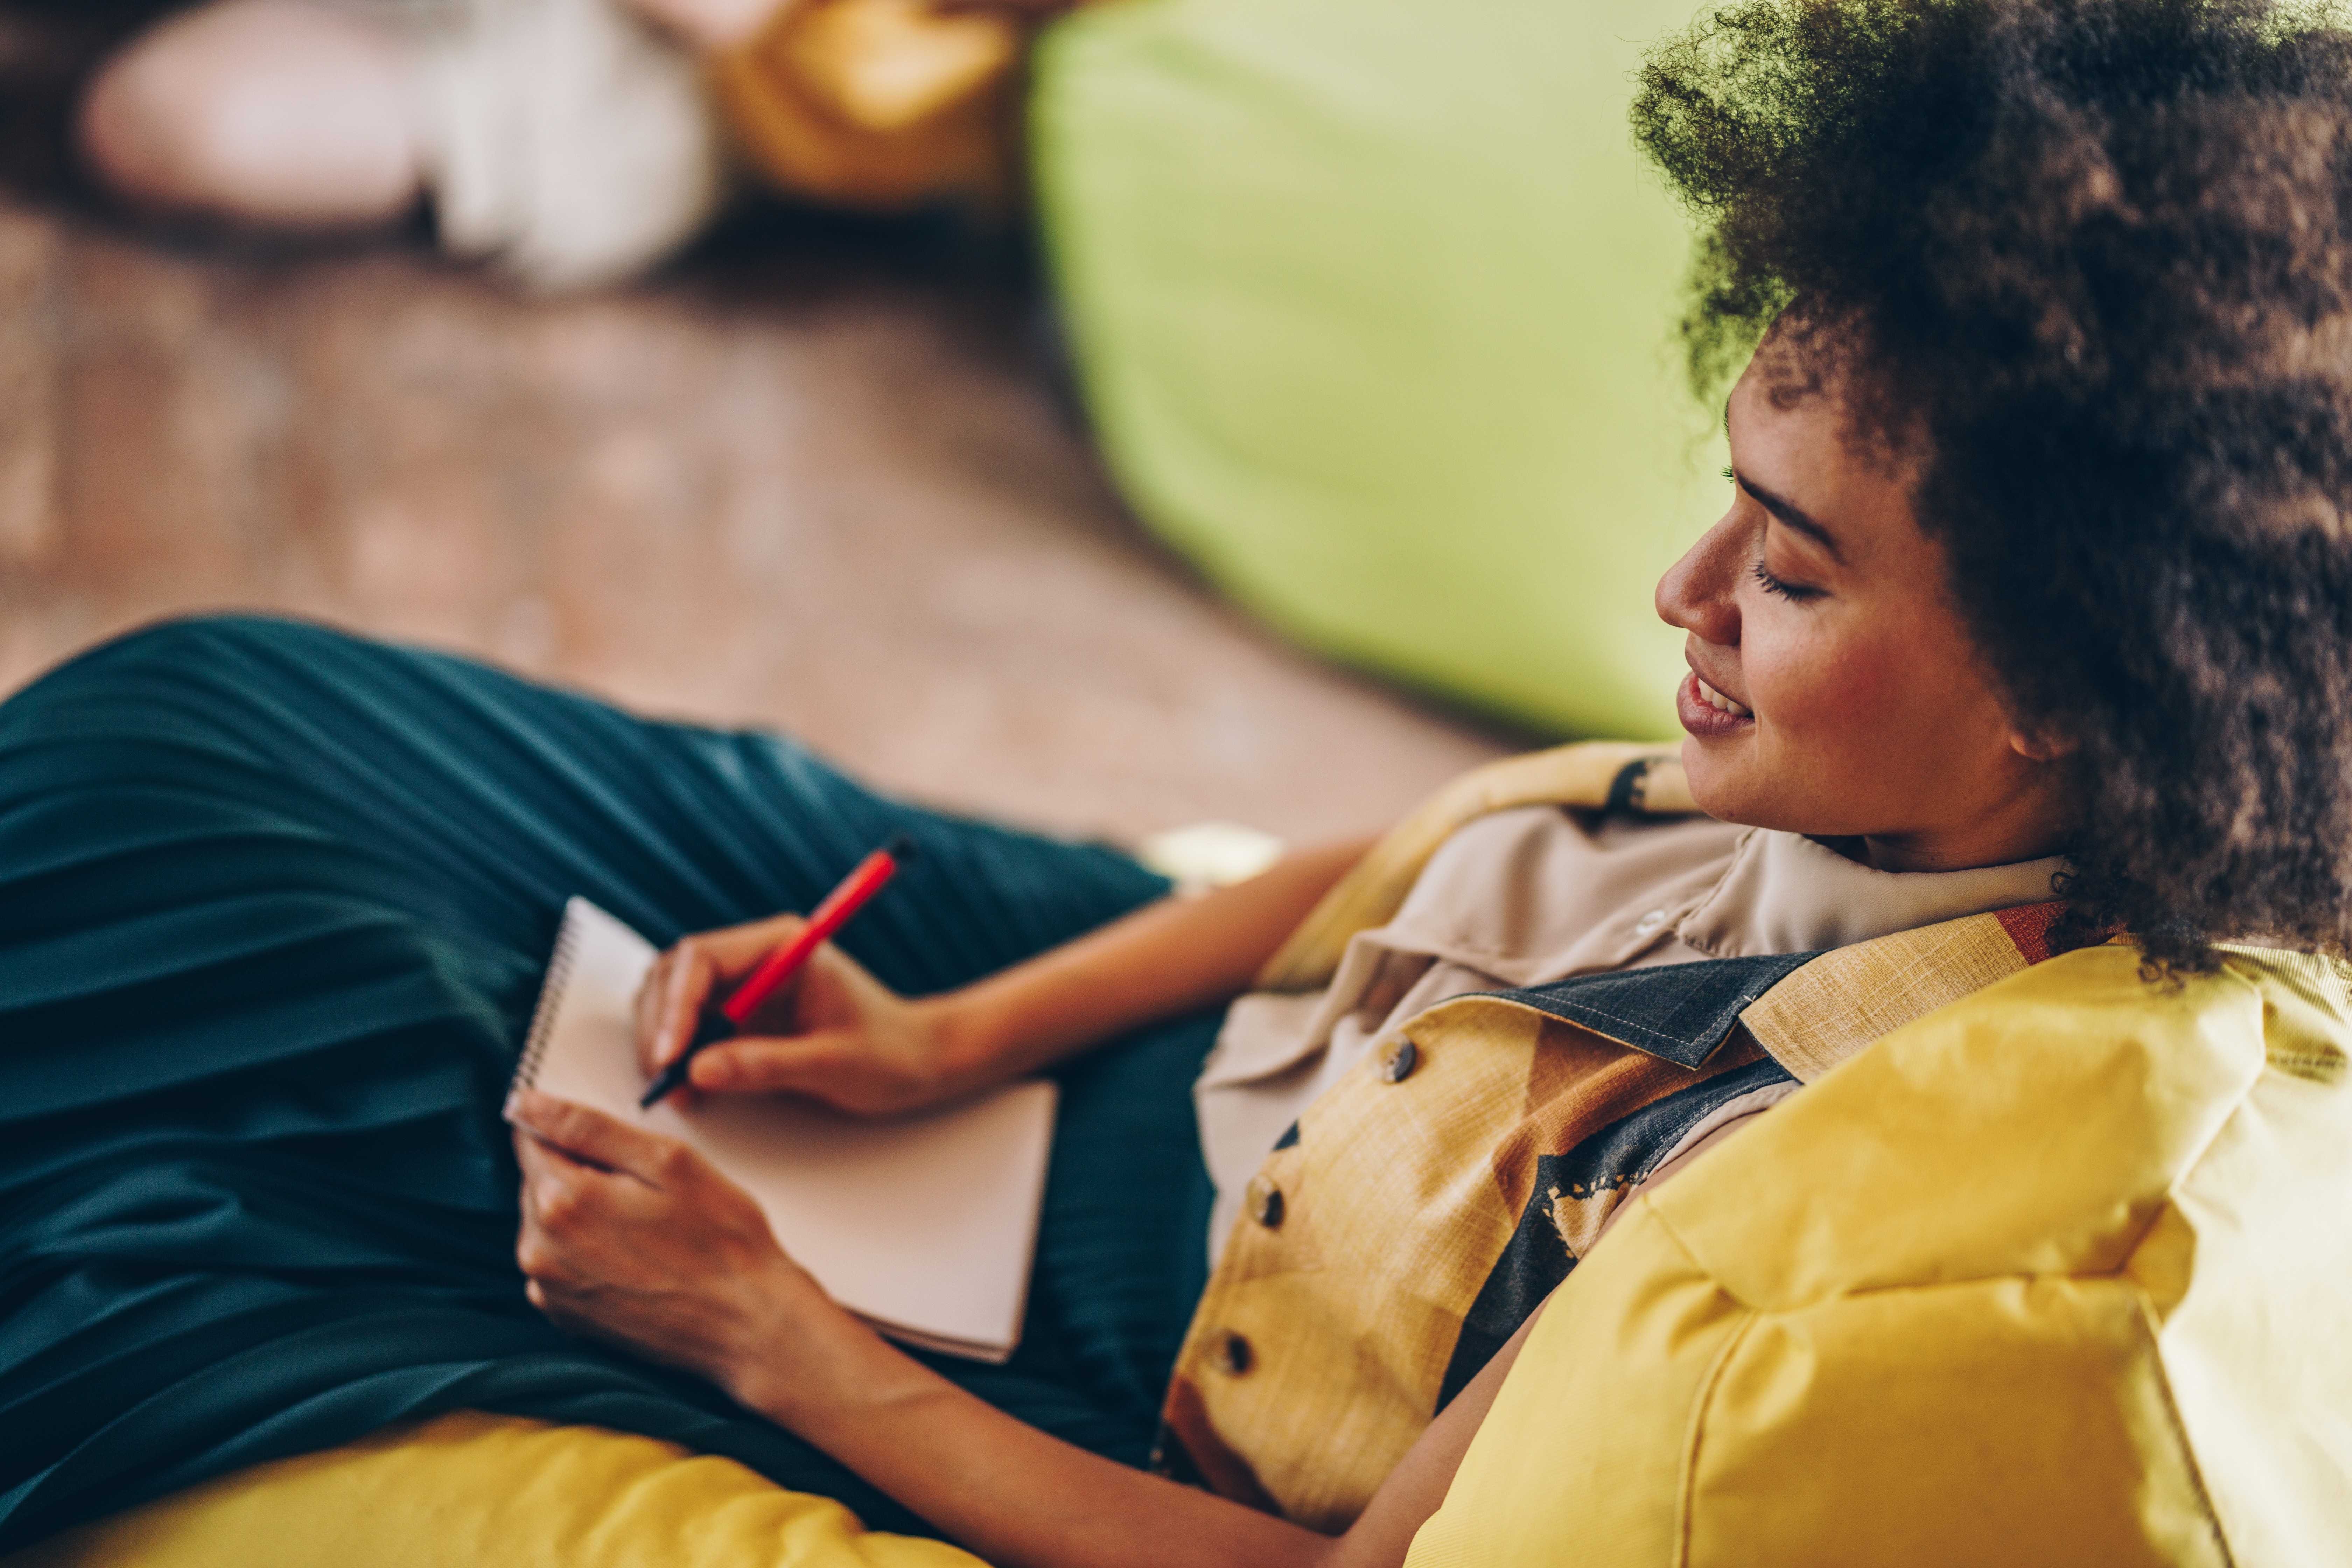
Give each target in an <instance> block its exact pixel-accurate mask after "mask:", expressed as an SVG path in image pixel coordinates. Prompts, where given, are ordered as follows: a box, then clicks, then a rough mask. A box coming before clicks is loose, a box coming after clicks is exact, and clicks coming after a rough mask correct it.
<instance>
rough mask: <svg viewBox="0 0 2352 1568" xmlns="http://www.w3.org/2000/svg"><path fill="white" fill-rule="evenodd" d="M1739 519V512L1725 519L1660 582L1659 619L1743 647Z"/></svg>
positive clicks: (1722, 643) (1720, 642)
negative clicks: (1740, 601)
mask: <svg viewBox="0 0 2352 1568" xmlns="http://www.w3.org/2000/svg"><path fill="white" fill-rule="evenodd" d="M1741 540H1742V530H1741V528H1740V525H1739V523H1738V511H1737V510H1736V509H1735V510H1733V511H1732V512H1730V513H1727V514H1726V515H1725V517H1724V519H1723V521H1720V522H1718V523H1717V524H1716V525H1715V526H1714V527H1713V528H1710V529H1708V530H1707V531H1706V533H1704V534H1702V535H1700V537H1699V540H1698V542H1697V543H1696V544H1694V545H1692V546H1691V547H1690V549H1689V550H1687V551H1685V552H1684V553H1683V558H1682V559H1681V560H1680V561H1677V562H1675V563H1674V564H1673V565H1672V566H1670V567H1668V568H1667V569H1666V574H1665V575H1664V576H1663V577H1661V578H1659V579H1658V592H1657V596H1656V603H1657V607H1658V618H1659V619H1660V620H1662V621H1664V622H1665V623H1666V624H1667V625H1668V626H1680V627H1681V628H1682V629H1683V630H1685V631H1686V632H1688V633H1690V634H1691V635H1692V636H1693V637H1696V638H1698V639H1699V640H1700V641H1701V642H1710V643H1715V644H1717V645H1718V646H1720V647H1738V646H1739V598H1738V593H1737V589H1738V583H1739V561H1740V558H1741Z"/></svg>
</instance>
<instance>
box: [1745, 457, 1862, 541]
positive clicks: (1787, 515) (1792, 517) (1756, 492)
mask: <svg viewBox="0 0 2352 1568" xmlns="http://www.w3.org/2000/svg"><path fill="white" fill-rule="evenodd" d="M1732 478H1733V479H1737V480H1738V482H1739V488H1740V489H1743V490H1746V491H1747V492H1748V494H1749V495H1750V496H1752V497H1754V498H1755V500H1756V504H1757V505H1758V506H1760V507H1762V508H1763V509H1764V510H1766V511H1769V512H1770V513H1771V514H1772V515H1773V516H1774V517H1777V518H1779V519H1780V521H1782V522H1785V523H1787V524H1788V525H1789V526H1790V528H1793V529H1795V530H1796V531H1798V532H1799V533H1801V534H1803V535H1804V536H1805V537H1806V538H1808V539H1810V540H1811V541H1812V542H1814V543H1816V544H1818V545H1820V546H1821V547H1822V549H1823V550H1826V551H1828V552H1830V559H1832V561H1836V562H1838V563H1841V564H1843V563H1844V561H1845V556H1844V555H1843V553H1841V552H1840V551H1839V550H1838V546H1837V541H1836V539H1834V538H1833V537H1832V536H1831V533H1830V531H1829V530H1828V529H1826V528H1823V527H1822V525H1821V524H1820V523H1818V522H1815V521H1813V520H1812V519H1811V517H1809V516H1807V515H1806V513H1805V510H1804V509H1803V508H1802V507H1801V506H1799V505H1797V503H1796V502H1794V501H1792V500H1789V499H1788V498H1787V497H1785V496H1776V495H1774V494H1773V493H1772V492H1771V491H1770V490H1768V489H1765V488H1764V487H1763V486H1761V485H1759V484H1757V483H1756V482H1755V481H1754V480H1752V479H1749V478H1748V476H1747V475H1745V474H1741V473H1738V472H1735V473H1734V474H1733V475H1732Z"/></svg>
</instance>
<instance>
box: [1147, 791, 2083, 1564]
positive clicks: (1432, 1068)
mask: <svg viewBox="0 0 2352 1568" xmlns="http://www.w3.org/2000/svg"><path fill="white" fill-rule="evenodd" d="M1538 801H1551V802H1559V803H1560V804H1564V805H1576V806H1582V807H1587V808H1591V809H1596V810H1607V809H1612V808H1614V809H1619V810H1640V811H1648V812H1652V813H1657V812H1664V811H1675V810H1681V811H1688V810H1690V809H1693V807H1692V805H1691V803H1690V799H1689V795H1688V790H1687V786H1686V784H1685V782H1684V780H1683V778H1682V775H1681V769H1680V765H1679V763H1676V762H1675V761H1673V760H1672V759H1671V758H1670V757H1668V756H1665V755H1664V754H1662V753H1660V752H1657V751H1656V750H1655V749H1654V748H1646V747H1637V746H1612V745H1586V746H1570V747H1563V748H1560V749H1559V750H1558V751H1555V752H1543V753H1538V754H1537V755H1534V756H1530V757H1522V758H1515V759H1512V760H1511V761H1509V762H1507V763H1499V764H1496V766H1495V767H1493V768H1490V769H1486V770H1482V771H1481V772H1479V773H1473V774H1471V775H1468V776H1467V777H1466V778H1465V779H1463V780H1460V781H1457V782H1456V783H1455V784H1454V785H1453V786H1451V787H1449V789H1448V790H1447V791H1445V792H1444V794H1442V795H1440V796H1439V797H1438V798H1437V799H1435V800H1433V802H1432V803H1431V804H1430V805H1428V806H1427V807H1424V808H1423V811H1421V812H1420V813H1417V814H1416V815H1415V816H1413V817H1412V818H1411V819H1409V820H1408V821H1407V822H1406V823H1405V824H1404V825H1403V826H1401V827H1400V828H1399V829H1398V830H1397V831H1396V832H1395V833H1393V834H1391V836H1390V837H1389V838H1388V839H1386V840H1384V841H1383V843H1382V844H1381V846H1380V847H1378V848H1376V849H1375V850H1374V851H1373V853H1372V854H1371V855H1370V856H1369V857H1368V858H1367V859H1366V861H1365V862H1364V864H1363V865H1362V866H1361V867H1360V868H1358V870H1357V872H1356V873H1355V874H1353V875H1351V876H1350V877H1349V879H1346V880H1344V881H1343V882H1342V883H1341V884H1340V885H1339V887H1338V888H1337V889H1334V890H1333V892H1332V893H1331V895H1330V896H1329V897H1328V899H1327V900H1325V902H1324V904H1323V905H1322V906H1321V907H1319V908H1318V910H1316V911H1315V913H1314V914H1313V915H1311V916H1310V917H1309V919H1308V920H1307V922H1306V923H1305V925H1304V926H1302V928H1301V930H1300V931H1299V933H1298V935H1297V937H1295V938H1294V939H1293V940H1292V941H1291V942H1289V943H1288V944H1286V947H1285V948H1284V949H1283V951H1282V952H1279V953H1277V954H1276V958H1275V959H1274V961H1273V962H1272V963H1269V964H1268V966H1267V969H1266V972H1265V974H1264V975H1262V976H1261V984H1264V985H1265V987H1266V988H1269V989H1304V988H1307V987H1309V986H1313V985H1317V984H1323V983H1324V982H1326V981H1328V978H1329V976H1330V974H1331V972H1332V970H1333V968H1334V967H1335V966H1336V964H1337V962H1338V958H1339V952H1340V951H1341V950H1342V949H1343V948H1344V947H1345V945H1346V942H1347V939H1348V938H1349V936H1351V935H1353V934H1354V932H1356V931H1360V930H1364V929H1367V928H1369V927H1370V926H1373V925H1376V924H1378V923H1380V922H1381V921H1385V920H1386V919H1388V918H1389V916H1390V915H1391V914H1392V913H1393V912H1394V911H1395V910H1396V908H1397V907H1398V905H1399V904H1400V903H1401V902H1402V900H1403V897H1404V895H1405V892H1406V890H1407V889H1409V888H1410V887H1411V885H1412V879H1413V878H1414V876H1416V875H1417V874H1418V873H1419V870H1420V868H1421V867H1422V866H1423V865H1424V864H1425V863H1426V862H1427V860H1428V858H1429V857H1430V856H1431V855H1432V854H1433V853H1434V851H1435V849H1436V847H1437V846H1438V845H1439V844H1440V843H1442V842H1443V841H1444V838H1445V837H1446V836H1447V835H1448V834H1450V833H1451V832H1453V831H1454V830H1455V829H1456V828H1458V827H1459V826H1461V825H1462V824H1463V823H1465V822H1466V821H1469V820H1471V819H1472V818H1474V817H1475V816H1480V815H1483V814H1484V813H1486V812H1489V811H1495V810H1501V809H1505V808H1507V807H1509V806H1516V805H1528V804H1531V803H1535V802H1538ZM2055 910H2056V906H2055V905H2049V904H2044V905H2038V906H2032V907H2029V908H2026V909H2021V910H2006V911H2003V912H2002V913H2000V914H1998V915H1984V916H1978V917H1972V918H1969V919H1965V920H1958V921H1947V922H1944V923H1941V924H1938V925H1934V926H1929V927H1925V928H1922V929H1920V930H1917V931H1906V932H1903V933H1900V934H1898V935H1895V936H1892V937H1887V938H1884V939H1882V940H1879V941H1876V942H1864V943H1860V944H1857V945H1855V946H1853V947H1849V948H1844V949H1841V950H1838V951H1836V952H1828V953H1819V954H1814V953H1799V954H1792V955H1787V956H1784V957H1769V958H1751V959H1732V960H1722V961H1716V962H1711V963H1692V964H1681V965H1674V966H1671V967H1667V968H1661V969H1648V970H1641V971H1634V972H1629V973H1625V974H1622V975H1613V974H1603V975H1596V976H1586V977H1582V978H1580V979H1579V980H1575V981H1570V982H1567V983H1563V984H1560V985H1558V986H1546V987H1536V988H1532V989H1528V990H1523V991H1515V992H1507V993H1500V994H1489V995H1476V996H1465V997H1458V998H1455V999H1454V1000H1452V1001H1448V1002H1444V1003H1441V1004H1439V1005H1436V1006H1434V1007H1432V1008H1430V1009H1429V1010H1427V1011H1426V1012H1423V1013H1422V1014H1421V1015H1419V1016H1416V1017H1414V1018H1412V1019H1411V1020H1410V1021H1408V1022H1407V1023H1406V1024H1405V1025H1404V1026H1402V1028H1399V1029H1397V1030H1395V1031H1394V1032H1393V1034H1392V1036H1391V1037H1387V1038H1383V1039H1381V1040H1378V1041H1375V1042H1374V1046H1373V1048H1372V1049H1371V1050H1370V1052H1368V1053H1367V1055H1366V1058H1365V1059H1364V1060H1362V1061H1361V1062H1360V1063H1359V1064H1358V1065H1357V1067H1356V1068H1354V1069H1353V1070H1352V1071H1350V1072H1349V1074H1347V1075H1346V1076H1345V1077H1344V1078H1342V1079H1340V1080H1339V1082H1338V1083H1337V1084H1336V1085H1334V1087H1333V1088H1332V1089H1330V1090H1329V1091H1328V1093H1326V1094H1325V1095H1324V1096H1322V1098H1320V1099H1319V1100H1317V1101H1316V1102H1315V1103H1314V1105H1313V1106H1312V1107H1310V1108H1309V1110H1307V1113H1306V1114H1305V1115H1304V1116H1303V1117H1301V1119H1300V1120H1299V1122H1298V1123H1297V1126H1296V1127H1295V1128H1293V1129H1292V1130H1291V1131H1290V1132H1288V1133H1286V1134H1285V1136H1284V1137H1283V1139H1282V1140H1281V1142H1279V1143H1278V1144H1277V1146H1276V1148H1275V1150H1274V1151H1273V1152H1271V1153H1270V1154H1269V1155H1268V1157H1267V1159H1266V1161H1265V1164H1264V1166H1263V1167H1262V1168H1261V1170H1260V1172H1259V1173H1258V1175H1257V1178H1256V1179H1255V1182H1253V1184H1252V1185H1251V1190H1250V1194H1249V1195H1248V1198H1247V1200H1246V1201H1245V1204H1244V1215H1243V1216H1242V1218H1241V1219H1240V1220H1239V1221H1238V1222H1237V1223H1236V1225H1235V1227H1234V1232H1233V1234H1232V1237H1231V1239H1230V1240H1229V1242H1228V1244H1227V1246H1226V1248H1225V1251H1224V1253H1223V1258H1222V1259H1221V1261H1220V1263H1219V1266H1218V1268H1217V1269H1216V1272H1215V1274H1214V1276H1213V1279H1211V1281H1210V1284H1209V1288H1208V1290H1207V1292H1206V1294H1205V1295H1204V1296H1203V1297H1202V1301H1201V1305H1200V1308H1199V1310H1198V1311H1197V1313H1196V1315H1195V1317H1194V1320H1193V1323H1192V1330H1191V1332H1190V1334H1189V1335H1188V1337H1187V1339H1186V1341H1185V1343H1184V1346H1183V1349H1182V1351H1181V1353H1180V1355H1179V1358H1178V1361H1177V1365H1176V1372H1175V1376H1174V1378H1173V1380H1172V1382H1171V1387H1170V1391H1169V1397H1168V1402H1167V1405H1166V1409H1165V1412H1164V1423H1163V1432H1162V1441H1161V1449H1160V1454H1161V1466H1162V1468H1164V1469H1165V1470H1166V1471H1167V1472H1168V1473H1171V1474H1173V1475H1176V1476H1179V1477H1181V1478H1182V1479H1189V1480H1194V1481H1197V1482H1200V1483H1202V1484H1205V1485H1207V1486H1209V1487H1211V1488H1212V1489H1214V1490H1216V1491H1218V1492H1220V1493H1222V1494H1223V1495H1225V1496H1227V1497H1231V1498H1234V1499H1236V1500H1243V1501H1246V1502H1250V1503H1253V1504H1255V1505H1256V1506H1259V1507H1262V1508H1265V1509H1267V1510H1270V1511H1275V1512H1278V1513H1280V1514H1282V1515H1284V1516H1285V1517H1287V1518H1290V1519H1293V1520H1296V1521H1299V1522H1301V1523H1305V1524H1308V1525H1311V1526H1313V1527H1315V1528H1317V1529H1320V1530H1327V1531H1328V1530H1337V1529H1341V1528H1344V1527H1345V1526H1346V1525H1348V1524H1349V1522H1351V1521H1353V1520H1354V1518H1355V1517H1356V1515H1357V1514H1358V1513H1359V1512H1360V1511H1361V1510H1362V1509H1363V1507H1364V1505H1365V1503H1366V1502H1367V1501H1368V1500H1370V1497H1371V1494H1372V1492H1373V1491H1374V1490H1375V1489H1377V1488H1378V1487H1379V1486H1380V1484H1381V1481H1382V1480H1383V1479H1386V1477H1387V1476H1388V1473H1389V1471H1390V1470H1391V1468H1394V1466H1395V1465H1396V1463H1397V1461H1398V1460H1399V1459H1400V1458H1402V1456H1403V1454H1404V1451H1405V1450H1406V1449H1407V1448H1408V1447H1411V1446H1412V1442H1413V1440H1414V1439H1415V1438H1416V1437H1418V1436H1420V1435H1421V1433H1422V1431H1423V1428H1425V1427H1426V1426H1428V1424H1429V1422H1430V1421H1431V1419H1432V1418H1433V1416H1434V1415H1435V1414H1436V1412H1437V1411H1438V1410H1439V1409H1441V1408H1443V1406H1444V1404H1445V1402H1446V1401H1448V1400H1450V1399H1451V1398H1452V1397H1453V1396H1454V1394H1455V1393H1456V1392H1458V1391H1459V1390H1460V1389H1461V1387H1462V1386H1463V1385H1464V1384H1466V1383H1467V1382H1468V1381H1469V1379H1470V1378H1471V1377H1472V1376H1474V1375H1475V1373H1477V1371H1478V1370H1479V1368H1480V1367H1482V1366H1484V1365H1485V1364H1486V1361H1487V1359H1488V1358H1489V1357H1490V1356H1491V1355H1492V1354H1493V1353H1494V1352H1495V1351H1496V1350H1497V1349H1498V1348H1500V1346H1501V1345H1502V1344H1503V1342H1505V1341H1506V1340H1507V1339H1508V1338H1509V1337H1510V1336H1511V1334H1512V1333H1513V1332H1515V1331H1517V1328H1518V1327H1519V1325H1520V1324H1521V1323H1522V1322H1523V1321H1525V1320H1526V1318H1527V1316H1528V1314H1529V1313H1530V1312H1532V1311H1533V1310H1535V1308H1536V1307H1537V1306H1538V1305H1539V1304H1540V1303H1541V1302H1542V1300H1544V1299H1545V1297H1546V1296H1548V1295H1549V1294H1550V1292H1551V1291H1552V1290H1553V1289H1554V1288H1556V1287H1557V1286H1559V1284H1560V1282H1561V1281H1562V1280H1563V1279H1566V1278H1568V1276H1569V1275H1570V1271H1571V1270H1572V1269H1574V1268H1576V1266H1577V1264H1578V1261H1579V1260H1580V1258H1582V1257H1583V1255H1584V1254H1585V1252H1586V1251H1587V1250H1589V1249H1590V1248H1591V1245H1592V1243H1593V1241H1594V1239H1595V1238H1596V1237H1597V1236H1598V1234H1599V1231H1600V1228H1601V1225H1602V1223H1603V1222H1604V1221H1605V1220H1607V1218H1608V1217H1609V1215H1611V1213H1612V1211H1613V1210H1614V1208H1615V1207H1616V1205H1618V1203H1619V1202H1620V1201H1621V1199H1622V1195H1623V1194H1624V1193H1625V1192H1626V1191H1627V1190H1629V1189H1630V1188H1631V1187H1633V1186H1634V1185H1635V1184H1638V1183H1639V1182H1640V1181H1641V1180H1642V1179H1643V1178H1644V1177H1645V1176H1646V1175H1647V1174H1648V1173H1649V1171H1650V1170H1651V1169H1652V1168H1654V1165H1655V1164H1656V1163H1657V1162H1658V1161H1659V1160H1660V1159H1661V1158H1663V1157H1664V1155H1665V1154H1666V1153H1667V1152H1669V1151H1670V1150H1671V1149H1672V1147H1673V1146H1674V1145H1675V1143H1676V1142H1679V1141H1680V1140H1681V1138H1682V1137H1683V1136H1684V1135H1685V1133H1686V1132H1688V1131H1690V1130H1691V1129H1693V1128H1694V1127H1696V1126H1697V1125H1698V1123H1699V1122H1701V1121H1703V1120H1705V1119H1706V1117H1707V1116H1709V1115H1710V1114H1712V1113H1713V1112H1714V1111H1716V1110H1719V1109H1721V1108H1723V1107H1724V1106H1725V1105H1726V1104H1727V1103H1728V1102H1729V1101H1731V1100H1736V1099H1738V1098H1739V1097H1741V1096H1743V1095H1746V1094H1748V1093H1749V1092H1751V1091H1754V1090H1756V1089H1760V1088H1765V1087H1769V1086H1770V1085H1772V1084H1775V1083H1780V1084H1785V1083H1787V1082H1788V1081H1789V1080H1790V1079H1796V1080H1798V1081H1800V1082H1805V1081H1810V1080H1811V1079H1813V1078H1816V1077H1818V1076H1820V1075H1821V1073H1822V1072H1823V1071H1826V1070H1827V1069H1828V1068H1830V1067H1832V1066H1834V1065H1836V1063H1838V1062H1839V1061H1842V1060H1843V1059H1844V1058H1847V1057H1850V1056H1852V1055H1853V1054H1854V1053H1855V1052H1857V1051H1859V1050H1860V1049H1861V1048H1862V1047H1864V1046H1866V1045H1867V1044H1869V1043H1870V1041H1872V1040H1873V1039H1874V1038H1876V1037H1878V1036H1880V1035H1882V1034H1885V1032H1887V1031H1888V1030H1890V1029H1893V1028H1895V1027H1899V1026H1902V1025H1903V1024H1906V1023H1908V1022H1910V1021H1911V1020H1912V1019H1914V1018H1916V1017H1919V1016H1923V1015H1925V1014H1927V1013H1929V1012H1931V1011H1933V1010H1934V1009H1936V1008H1937V1007H1940V1006H1943V1005H1946V1004H1948V1003H1949V1002H1952V1001H1955V1000H1957V999H1958V998H1961V997H1964V996H1966V995H1968V994H1970V993H1971V992H1973V991H1976V990H1977V989H1979V988H1980V987H1982V986H1983V985H1985V984H1990V983H1991V982H1994V981H1997V980H2000V979H2002V978H2004V977H2006V976H2008V975H2011V974H2015V973H2019V972H2020V971H2021V970H2023V969H2025V968H2026V967H2027V966H2028V965H2030V964H2032V963H2035V962H2037V961H2039V960H2040V959H2042V958H2045V957H2047V956H2048V951H2049V950H2048V947H2047V944H2046V942H2045V940H2044V937H2045V932H2046V930H2047V928H2048V925H2049V923H2050V921H2051V919H2052V917H2053V914H2054V912H2055Z"/></svg>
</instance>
